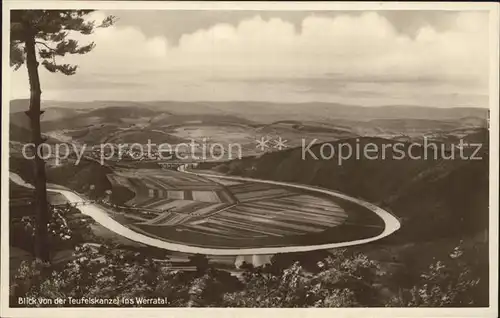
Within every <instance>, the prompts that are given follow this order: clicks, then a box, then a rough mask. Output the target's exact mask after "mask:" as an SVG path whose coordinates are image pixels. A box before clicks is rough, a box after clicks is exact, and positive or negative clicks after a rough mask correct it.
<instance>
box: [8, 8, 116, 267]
mask: <svg viewBox="0 0 500 318" xmlns="http://www.w3.org/2000/svg"><path fill="white" fill-rule="evenodd" d="M92 11H93V10H13V11H11V16H10V18H11V20H10V28H11V31H10V65H11V67H13V68H14V69H15V70H17V69H19V68H20V67H21V66H22V65H23V64H25V63H26V68H27V70H28V77H29V85H30V105H29V110H28V111H26V115H28V117H29V119H30V126H31V139H32V142H33V144H34V146H35V149H38V147H39V145H40V144H42V143H43V142H44V139H43V138H42V134H41V129H40V116H41V115H42V114H43V111H40V100H41V94H42V91H41V89H40V78H39V75H38V66H39V61H41V64H42V65H43V66H44V67H45V68H46V69H47V70H48V71H49V72H52V73H56V72H60V73H62V74H64V75H73V74H75V72H76V70H77V66H76V65H70V64H60V63H58V62H57V59H58V57H63V56H65V55H67V54H86V53H88V52H90V51H91V50H92V49H93V48H94V46H95V44H94V43H93V42H91V43H89V44H87V45H79V44H78V41H76V40H74V39H71V38H70V37H71V33H74V32H79V33H81V34H84V35H89V34H92V32H93V31H94V30H95V28H104V27H109V26H111V25H112V24H113V23H114V21H115V17H114V16H108V17H106V18H105V19H104V20H103V21H102V22H101V23H100V24H99V25H97V24H96V23H95V21H88V20H87V19H86V17H87V16H88V15H89V14H90V13H91V12H92ZM34 176H35V206H36V216H37V222H36V223H37V224H36V240H35V242H36V243H35V244H36V246H35V251H36V256H37V258H39V259H41V260H43V261H49V260H50V247H49V246H48V235H47V223H48V221H49V212H48V202H47V186H46V175H45V162H44V161H43V159H42V158H41V156H36V155H35V159H34Z"/></svg>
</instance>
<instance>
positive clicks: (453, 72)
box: [11, 10, 489, 107]
mask: <svg viewBox="0 0 500 318" xmlns="http://www.w3.org/2000/svg"><path fill="white" fill-rule="evenodd" d="M109 14H112V15H115V16H116V17H117V18H118V21H117V23H116V24H115V25H114V26H113V27H110V28H106V29H97V30H96V31H95V32H94V33H93V34H92V35H87V36H84V35H80V34H75V35H74V38H76V39H77V40H79V41H80V43H82V44H84V43H88V42H90V41H95V43H96V48H95V49H94V50H93V51H92V52H90V53H89V54H86V55H76V56H68V57H64V58H60V59H59V61H60V62H61V63H75V64H77V65H78V66H79V68H78V70H77V74H75V75H73V76H69V77H68V76H65V75H62V74H51V73H48V72H47V71H45V70H44V69H43V68H41V69H40V78H41V85H42V91H43V93H42V99H45V100H71V101H88V100H133V101H141V100H177V101H233V100H245V101H269V102H283V103H295V102H309V101H321V102H335V103H344V104H353V105H363V106H380V105H418V106H436V107H463V106H468V107H488V78H489V75H488V69H489V68H488V61H489V47H488V37H489V35H488V15H487V13H486V12H473V11H468V12H465V11H316V12H315V11H289V12H285V11H249V10H247V11H179V10H175V11H173V10H170V11H168V10H157V11H145V10H140V11H137V10H136V11H130V10H129V11H98V12H95V13H93V14H92V16H90V17H89V19H95V20H97V21H100V20H102V19H103V18H104V17H105V16H106V15H109ZM11 75H12V76H11V84H12V85H11V87H12V89H11V91H12V96H11V98H12V99H15V98H28V97H29V87H28V78H27V73H26V68H24V67H22V68H20V69H19V70H18V71H15V72H14V71H12V73H11Z"/></svg>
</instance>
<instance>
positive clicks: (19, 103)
mask: <svg viewBox="0 0 500 318" xmlns="http://www.w3.org/2000/svg"><path fill="white" fill-rule="evenodd" d="M28 107H29V100H26V99H17V100H12V101H11V102H10V111H11V113H12V112H20V111H24V110H26V109H28ZM125 107H133V108H138V109H148V110H149V111H158V112H169V113H172V114H176V115H188V114H206V115H209V114H212V115H222V114H225V115H231V114H232V115H235V116H238V117H242V118H245V119H247V120H255V121H262V122H272V121H276V120H283V119H286V120H314V119H326V118H332V119H352V120H373V119H432V120H457V119H460V118H469V119H470V118H472V119H474V118H479V119H487V118H488V109H486V108H476V107H450V108H438V107H427V106H410V105H389V106H377V107H365V106H357V105H346V104H339V103H323V102H309V103H271V102H258V101H256V102H254V101H234V102H226V101H224V102H179V101H91V102H74V101H51V100H46V101H42V109H51V108H62V109H71V110H75V111H77V110H80V111H84V110H87V111H88V110H91V109H99V108H115V109H116V110H119V109H122V110H123V108H125Z"/></svg>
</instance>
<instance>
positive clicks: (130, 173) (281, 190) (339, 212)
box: [107, 169, 384, 248]
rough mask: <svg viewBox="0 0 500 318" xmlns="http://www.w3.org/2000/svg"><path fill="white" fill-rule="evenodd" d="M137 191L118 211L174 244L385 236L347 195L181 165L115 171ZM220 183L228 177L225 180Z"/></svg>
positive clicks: (127, 221)
mask: <svg viewBox="0 0 500 318" xmlns="http://www.w3.org/2000/svg"><path fill="white" fill-rule="evenodd" d="M107 177H108V179H109V180H110V182H111V183H112V185H113V189H114V188H115V187H126V188H128V189H129V190H131V191H133V192H134V194H135V195H134V197H133V198H131V199H130V200H128V201H127V202H125V204H124V206H119V207H117V208H115V210H117V212H118V213H116V214H117V215H115V216H113V217H114V218H115V219H116V220H117V221H119V222H120V223H122V224H123V225H125V226H127V227H129V228H131V229H132V230H134V231H136V232H139V233H141V234H145V235H148V236H150V237H154V238H157V239H161V240H164V241H168V242H175V243H182V244H187V245H192V246H202V247H213V248H245V247H272V246H290V245H304V244H322V243H330V242H336V241H338V242H342V241H345V240H355V239H362V238H369V237H373V236H376V235H378V234H380V233H381V232H382V231H383V229H384V223H383V221H382V220H381V219H380V218H379V217H378V216H376V215H375V214H374V213H373V212H372V211H370V210H369V209H367V208H366V207H363V206H360V205H357V204H354V203H352V202H348V201H344V200H342V199H340V198H336V197H332V196H328V195H324V194H321V193H315V192H312V191H306V190H300V189H295V188H291V187H285V186H277V185H273V184H265V183H260V182H247V181H233V180H231V181H229V180H223V179H219V178H216V177H213V178H212V177H210V178H205V177H201V176H196V175H193V174H187V173H183V172H178V171H173V170H161V169H135V170H127V169H121V170H115V171H114V173H113V174H110V175H108V176H107ZM219 181H220V182H219Z"/></svg>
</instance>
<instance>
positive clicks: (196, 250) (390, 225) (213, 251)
mask: <svg viewBox="0 0 500 318" xmlns="http://www.w3.org/2000/svg"><path fill="white" fill-rule="evenodd" d="M179 171H180V172H184V173H189V174H195V175H198V176H201V177H210V178H220V179H232V180H239V181H250V182H261V183H268V184H275V185H279V186H286V187H292V188H297V189H304V190H309V191H315V192H318V193H323V194H327V195H331V196H334V197H338V198H342V199H344V200H348V201H351V202H354V203H357V204H360V205H362V206H364V207H366V208H368V209H370V210H371V211H373V213H375V214H377V215H378V216H379V217H380V218H381V219H382V220H383V221H384V224H385V228H384V231H383V232H382V233H381V234H379V235H377V236H374V237H370V238H364V239H359V240H354V241H347V242H339V243H327V244H319V245H306V246H283V247H262V248H236V249H235V248H227V249H226V248H205V247H197V246H190V245H184V244H178V243H171V242H166V241H163V240H160V239H156V238H153V237H149V236H147V235H144V234H141V233H137V232H135V231H133V230H131V229H130V228H128V227H126V226H124V225H122V224H121V223H119V222H117V221H116V220H114V219H113V218H112V217H111V216H110V215H109V214H108V212H106V209H105V208H103V207H101V206H100V205H98V204H94V203H90V204H86V205H81V206H78V209H79V210H80V211H81V212H82V213H83V214H85V215H88V216H90V217H91V218H92V219H94V220H95V221H96V222H97V223H99V224H101V225H102V226H104V227H105V228H107V229H109V230H110V231H113V232H115V233H116V234H119V235H121V236H124V237H126V238H128V239H130V240H132V241H135V242H139V243H142V244H146V245H150V246H154V247H158V248H162V249H166V250H170V251H176V252H182V253H192V254H206V255H234V256H238V255H269V254H278V253H292V252H307V251H315V250H324V249H333V248H340V247H347V246H353V245H359V244H365V243H369V242H373V241H377V240H379V239H381V238H383V237H386V236H388V235H390V234H392V233H394V232H395V231H397V230H398V229H399V228H400V223H399V221H398V220H397V219H396V218H395V217H394V216H393V215H392V214H390V213H389V212H387V211H385V210H383V209H381V208H380V207H377V206H375V205H373V204H371V203H368V202H365V201H363V200H360V199H357V198H353V197H350V196H348V195H345V194H342V193H338V192H335V191H332V190H327V189H322V188H315V187H311V186H306V185H301V184H292V183H287V182H278V181H269V180H260V179H251V178H243V177H232V176H219V175H212V174H207V173H194V172H191V171H187V170H186V169H185V167H184V166H182V167H180V168H179ZM10 180H11V181H13V182H15V183H16V184H18V185H20V186H24V187H30V186H31V185H29V184H28V183H26V182H25V181H24V180H23V179H22V178H21V177H19V176H18V175H16V174H15V173H13V172H11V173H10ZM48 190H49V191H52V192H57V193H60V194H62V195H63V196H64V197H65V198H66V199H67V200H68V201H69V202H71V203H78V202H83V201H87V200H85V199H84V198H82V197H81V196H80V195H78V194H77V193H76V192H74V191H70V190H64V189H58V188H50V187H49V188H48Z"/></svg>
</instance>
